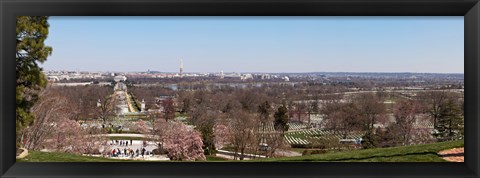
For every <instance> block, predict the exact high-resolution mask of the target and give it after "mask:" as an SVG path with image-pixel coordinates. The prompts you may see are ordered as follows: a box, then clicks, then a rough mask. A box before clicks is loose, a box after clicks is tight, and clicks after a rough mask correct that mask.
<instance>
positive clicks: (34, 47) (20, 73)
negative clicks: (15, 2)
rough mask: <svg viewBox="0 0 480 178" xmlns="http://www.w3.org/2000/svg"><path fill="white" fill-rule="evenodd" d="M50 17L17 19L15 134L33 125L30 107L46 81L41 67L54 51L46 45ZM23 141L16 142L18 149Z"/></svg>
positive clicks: (21, 17) (20, 17)
mask: <svg viewBox="0 0 480 178" xmlns="http://www.w3.org/2000/svg"><path fill="white" fill-rule="evenodd" d="M47 20H48V17H47V16H17V20H16V22H17V26H16V33H17V35H16V39H17V40H16V84H17V86H16V112H17V114H16V133H17V134H16V135H17V137H19V136H20V135H21V134H20V133H21V131H22V130H23V129H24V128H25V127H27V126H29V125H31V124H32V122H33V120H34V115H33V114H32V113H31V110H30V109H31V108H32V107H33V105H34V104H35V102H36V101H37V100H38V99H39V91H40V90H41V89H42V88H45V86H46V84H47V80H46V78H45V75H44V74H43V72H42V68H41V67H40V66H39V65H38V64H39V63H43V62H45V61H46V60H47V57H48V56H49V55H51V53H52V48H51V47H49V46H46V45H45V40H46V39H47V36H48V27H49V24H48V22H47ZM19 143H20V139H17V147H18V146H19Z"/></svg>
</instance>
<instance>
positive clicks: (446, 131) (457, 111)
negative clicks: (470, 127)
mask: <svg viewBox="0 0 480 178" xmlns="http://www.w3.org/2000/svg"><path fill="white" fill-rule="evenodd" d="M437 119H438V120H437V121H438V123H437V128H436V130H437V133H435V134H434V135H435V136H436V137H437V139H438V140H439V141H446V140H453V139H455V138H458V137H461V136H462V133H463V123H464V121H463V117H462V111H461V108H460V106H458V104H457V103H456V102H455V101H454V100H453V99H448V100H447V101H446V102H445V103H444V104H443V105H442V106H440V110H439V115H438V118H437Z"/></svg>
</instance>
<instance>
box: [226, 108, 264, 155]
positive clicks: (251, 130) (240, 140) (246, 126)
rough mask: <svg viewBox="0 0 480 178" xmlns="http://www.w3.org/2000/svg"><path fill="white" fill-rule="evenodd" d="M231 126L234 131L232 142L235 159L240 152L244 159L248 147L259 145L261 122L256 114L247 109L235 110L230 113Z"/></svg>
mask: <svg viewBox="0 0 480 178" xmlns="http://www.w3.org/2000/svg"><path fill="white" fill-rule="evenodd" d="M230 118H231V121H230V124H231V125H230V128H231V131H232V141H231V142H232V144H233V146H234V149H235V156H234V159H236V158H237V153H240V157H239V158H240V160H243V159H244V153H245V151H246V149H247V148H248V147H255V148H256V147H257V146H258V141H257V133H256V132H257V130H258V126H259V122H258V120H257V119H256V118H258V117H257V116H255V114H252V113H249V112H247V111H245V110H235V111H233V112H232V113H231V114H230Z"/></svg>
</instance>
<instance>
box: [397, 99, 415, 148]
mask: <svg viewBox="0 0 480 178" xmlns="http://www.w3.org/2000/svg"><path fill="white" fill-rule="evenodd" d="M419 112H420V111H419V106H418V104H417V103H416V102H415V101H413V100H402V101H400V102H398V103H397V105H396V107H395V110H394V116H395V126H396V127H397V128H398V131H399V132H398V133H396V134H398V136H400V139H401V140H400V141H401V142H402V144H403V145H408V144H409V143H410V140H411V136H412V132H413V124H414V123H415V122H416V120H417V117H416V116H417V114H418V113H419Z"/></svg>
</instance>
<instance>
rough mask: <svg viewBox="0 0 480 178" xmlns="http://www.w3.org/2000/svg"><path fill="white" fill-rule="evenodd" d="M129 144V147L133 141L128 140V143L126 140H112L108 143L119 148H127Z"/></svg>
mask: <svg viewBox="0 0 480 178" xmlns="http://www.w3.org/2000/svg"><path fill="white" fill-rule="evenodd" d="M129 144H130V146H132V145H133V140H130V142H128V140H120V141H118V140H112V141H111V142H110V145H120V146H128V145H129Z"/></svg>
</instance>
